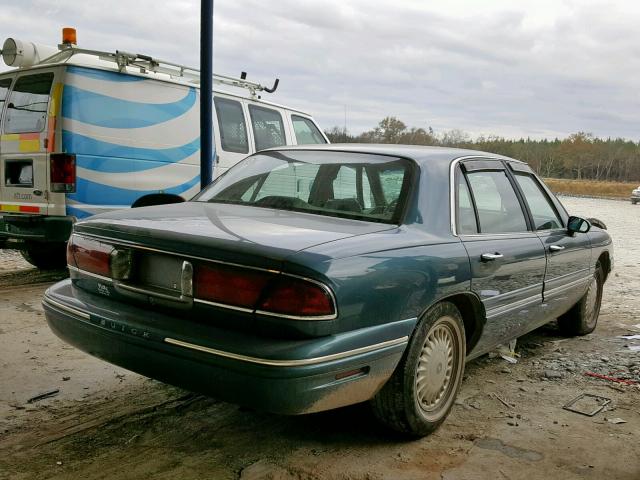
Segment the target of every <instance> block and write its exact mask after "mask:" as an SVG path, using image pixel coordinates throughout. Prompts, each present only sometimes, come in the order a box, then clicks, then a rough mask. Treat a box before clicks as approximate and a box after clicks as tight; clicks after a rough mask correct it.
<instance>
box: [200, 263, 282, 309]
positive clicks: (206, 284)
mask: <svg viewBox="0 0 640 480" xmlns="http://www.w3.org/2000/svg"><path fill="white" fill-rule="evenodd" d="M270 277H271V274H270V273H269V272H261V271H258V270H248V269H241V268H235V267H231V266H227V265H216V264H211V265H202V264H200V265H196V266H195V267H194V272H193V291H194V296H195V297H196V298H200V299H202V300H207V301H209V302H214V303H222V304H225V305H232V306H235V307H242V308H247V309H251V310H253V309H254V308H255V305H256V303H257V302H258V299H259V297H260V293H261V292H262V289H263V288H264V287H265V285H266V284H267V282H268V281H269V279H270Z"/></svg>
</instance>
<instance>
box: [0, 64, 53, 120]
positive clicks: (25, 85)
mask: <svg viewBox="0 0 640 480" xmlns="http://www.w3.org/2000/svg"><path fill="white" fill-rule="evenodd" d="M52 83H53V73H51V72H49V73H38V74H35V75H24V76H21V77H19V78H18V80H17V81H16V84H15V86H14V87H13V91H12V92H11V95H10V96H9V100H8V104H7V110H6V112H7V113H6V120H5V125H4V131H5V132H6V133H36V132H41V131H42V130H44V127H45V125H46V123H47V109H48V107H49V94H50V92H51V84H52Z"/></svg>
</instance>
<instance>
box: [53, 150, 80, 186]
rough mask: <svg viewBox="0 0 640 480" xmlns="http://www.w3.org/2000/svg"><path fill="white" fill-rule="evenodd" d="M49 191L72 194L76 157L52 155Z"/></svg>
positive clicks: (59, 154)
mask: <svg viewBox="0 0 640 480" xmlns="http://www.w3.org/2000/svg"><path fill="white" fill-rule="evenodd" d="M50 161H51V191H52V192H64V193H73V192H75V191H76V156H75V155H73V154H69V153H52V154H51V157H50Z"/></svg>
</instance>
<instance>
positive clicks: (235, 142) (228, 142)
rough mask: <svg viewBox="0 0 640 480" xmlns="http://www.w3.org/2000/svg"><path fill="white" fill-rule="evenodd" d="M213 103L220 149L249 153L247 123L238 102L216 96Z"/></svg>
mask: <svg viewBox="0 0 640 480" xmlns="http://www.w3.org/2000/svg"><path fill="white" fill-rule="evenodd" d="M214 103H215V106H216V115H217V116H218V125H219V127H220V143H221V144H222V149H223V150H225V151H227V152H234V153H249V141H248V140H247V125H246V123H245V120H244V112H243V111H242V105H241V104H240V102H237V101H235V100H229V99H226V98H219V97H216V98H215V99H214Z"/></svg>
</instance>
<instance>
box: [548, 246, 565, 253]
mask: <svg viewBox="0 0 640 480" xmlns="http://www.w3.org/2000/svg"><path fill="white" fill-rule="evenodd" d="M549 250H550V251H552V252H559V251H560V250H564V247H563V246H562V245H551V246H550V247H549Z"/></svg>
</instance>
